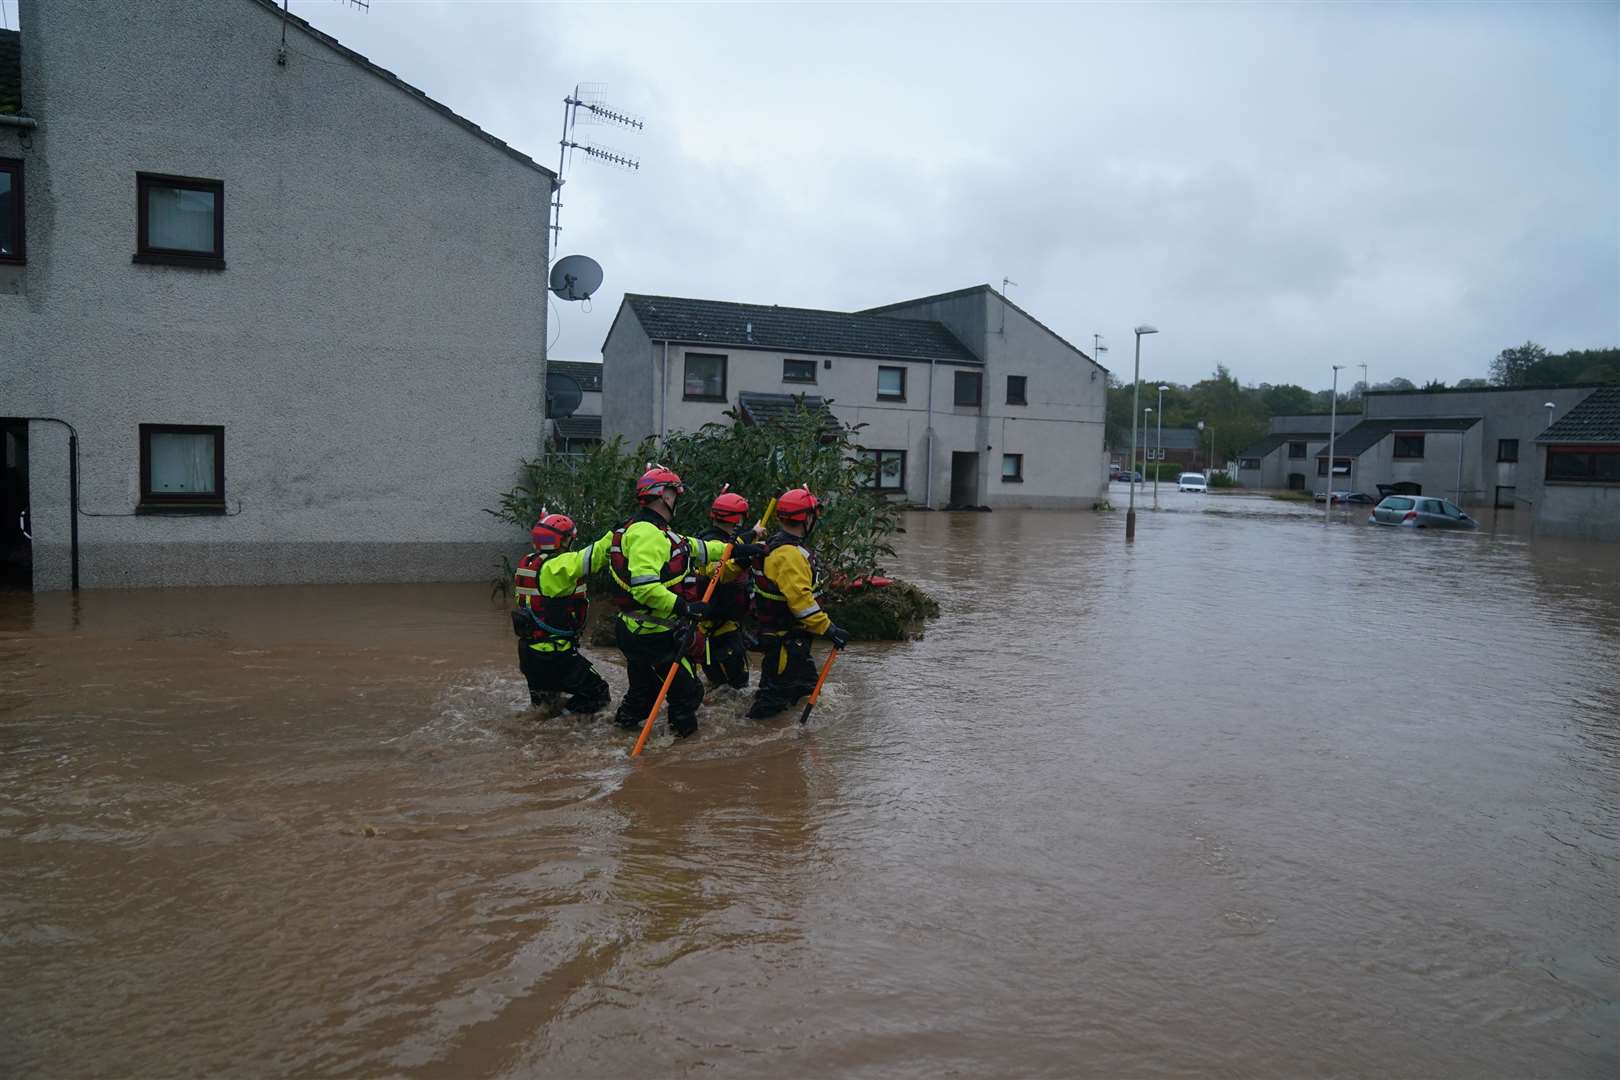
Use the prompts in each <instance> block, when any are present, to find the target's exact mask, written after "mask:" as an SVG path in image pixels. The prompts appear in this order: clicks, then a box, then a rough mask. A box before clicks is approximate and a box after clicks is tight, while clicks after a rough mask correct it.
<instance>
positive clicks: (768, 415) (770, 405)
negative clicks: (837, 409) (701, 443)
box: [737, 390, 837, 424]
mask: <svg viewBox="0 0 1620 1080" xmlns="http://www.w3.org/2000/svg"><path fill="white" fill-rule="evenodd" d="M801 400H802V401H803V402H804V407H805V409H806V410H807V411H809V412H819V413H821V414H822V416H823V420H822V422H823V423H836V422H837V417H835V416H833V414H832V410H831V409H829V408H827V403H826V402H825V401H823V400H822V399H821V398H819V397H812V396H810V395H808V394H762V393H756V392H754V391H752V390H743V391H740V392H739V393H738V394H737V409H738V411H739V412H741V413H742V416H743V419H744V420H746V421H748V422H749V423H751V424H768V423H770V422H771V421H772V420H776V419H779V418H781V417H783V416H787V415H790V414H791V413H792V412H793V410H794V409H796V408H797V407H798V403H799V402H800V401H801Z"/></svg>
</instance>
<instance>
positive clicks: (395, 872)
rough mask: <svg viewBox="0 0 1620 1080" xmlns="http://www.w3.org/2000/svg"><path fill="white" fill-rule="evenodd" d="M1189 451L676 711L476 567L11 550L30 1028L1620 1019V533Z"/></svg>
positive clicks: (1328, 1054)
mask: <svg viewBox="0 0 1620 1080" xmlns="http://www.w3.org/2000/svg"><path fill="white" fill-rule="evenodd" d="M1116 487H1118V486H1117V485H1116ZM1119 491H1120V492H1121V493H1122V492H1123V489H1122V488H1120V489H1119ZM1161 501H1162V502H1163V504H1164V506H1165V509H1164V511H1163V512H1161V513H1158V514H1153V513H1151V512H1145V513H1143V514H1142V519H1141V529H1140V535H1139V537H1138V541H1137V543H1136V545H1135V547H1134V549H1133V550H1126V548H1125V546H1124V544H1123V543H1122V542H1121V534H1122V531H1123V520H1122V515H1118V514H1115V515H1094V514H1089V513H1088V514H1075V515H1061V514H1036V513H1028V514H1026V513H997V514H987V515H946V514H921V515H912V516H911V517H910V518H909V519H908V525H909V529H910V531H909V532H908V534H907V535H906V536H904V537H902V538H901V540H902V543H901V545H900V546H901V548H902V557H901V559H900V563H901V567H900V568H901V570H902V572H903V573H904V574H905V575H907V576H909V577H913V578H915V579H917V580H919V581H921V582H923V583H925V584H926V585H927V586H928V587H930V588H931V589H933V590H934V591H935V592H936V593H937V594H938V595H939V596H940V598H941V599H942V601H943V603H944V608H945V617H944V619H943V620H942V621H940V622H939V623H936V624H934V625H933V627H932V628H931V629H930V631H929V633H928V636H927V638H926V640H924V641H922V642H918V643H913V644H905V645H892V646H867V647H861V648H856V649H852V650H851V651H850V653H849V654H848V655H847V657H846V658H845V659H844V660H842V661H841V662H840V663H839V665H838V667H837V668H836V669H835V671H834V677H833V679H832V680H830V682H829V687H830V688H829V690H828V692H827V695H826V696H825V698H824V700H823V704H822V705H821V706H819V707H818V709H817V713H816V718H815V720H814V722H813V723H812V725H811V727H810V729H808V730H803V729H799V728H798V727H797V726H796V725H793V724H792V722H791V720H789V721H786V722H782V723H776V724H772V725H769V726H765V727H760V726H755V725H752V724H751V723H750V722H748V721H746V720H744V719H742V717H741V713H742V711H743V703H742V702H740V701H738V700H736V699H733V698H731V697H729V696H727V695H725V694H721V695H717V696H716V697H714V698H713V699H712V700H711V702H710V704H709V705H708V706H707V707H706V708H705V711H704V714H703V731H702V734H701V736H700V737H699V738H698V739H696V740H694V741H690V742H686V743H682V744H680V745H675V746H670V745H667V741H666V740H664V739H660V740H658V741H657V742H655V744H654V746H653V747H652V748H651V749H650V750H649V752H648V754H647V755H646V757H645V758H644V759H643V761H642V763H641V764H639V765H632V764H631V763H629V762H628V761H627V760H626V759H625V757H624V751H625V749H626V747H627V744H628V741H629V740H628V739H627V738H626V737H625V736H623V735H621V734H619V733H618V732H617V731H615V730H612V729H611V728H610V726H609V725H607V724H605V723H604V722H590V721H557V720H553V721H548V722H544V723H537V722H535V721H534V720H533V719H532V718H531V717H530V716H529V715H528V714H527V712H526V710H525V708H524V706H525V701H526V695H525V693H524V691H523V688H522V685H521V683H520V681H519V679H518V678H517V676H516V673H515V671H514V670H512V664H511V662H510V656H511V645H510V644H509V642H510V637H509V636H508V632H507V630H506V619H505V616H504V614H503V613H502V611H501V610H500V609H499V607H496V606H492V605H491V604H490V603H489V602H488V600H487V591H486V590H484V589H481V588H478V587H462V586H442V587H439V586H427V587H417V588H406V589H399V588H389V589H381V588H378V589H372V588H331V589H305V588H287V589H245V590H217V591H187V590H173V591H142V592H125V593H86V594H85V595H84V596H83V597H82V599H81V600H80V601H79V602H78V604H77V606H75V605H74V604H73V603H72V602H71V601H70V600H69V599H68V598H67V597H65V596H46V597H41V598H38V599H37V600H30V599H28V598H26V597H19V596H9V597H0V793H3V794H0V1075H5V1076H7V1077H33V1076H41V1077H98V1076H105V1077H128V1076H223V1075H228V1076H232V1077H257V1076H297V1077H310V1076H365V1077H374V1076H409V1077H457V1078H464V1077H481V1076H512V1077H522V1076H537V1077H570V1078H573V1077H585V1076H668V1075H684V1074H687V1073H697V1074H702V1075H705V1076H726V1077H755V1076H761V1075H771V1076H774V1077H779V1078H792V1077H825V1076H873V1077H877V1076H881V1077H926V1078H930V1080H931V1078H935V1077H940V1076H950V1075H960V1076H1052V1077H1073V1076H1096V1077H1110V1078H1111V1077H1191V1076H1198V1077H1205V1076H1215V1077H1240V1076H1279V1077H1295V1076H1307V1075H1309V1076H1342V1077H1351V1076H1369V1077H1371V1076H1377V1077H1470V1078H1473V1077H1504V1078H1515V1080H1519V1078H1525V1077H1560V1078H1563V1077H1607V1076H1614V1075H1616V1074H1617V1073H1620V1049H1617V1038H1620V1035H1617V1032H1620V1009H1617V1006H1616V999H1617V996H1620V990H1617V980H1620V916H1617V912H1620V903H1617V896H1620V715H1617V714H1620V706H1617V704H1616V702H1617V701H1620V551H1617V550H1616V548H1615V547H1613V546H1609V547H1592V546H1579V545H1554V544H1550V543H1541V542H1537V543H1535V544H1533V545H1532V544H1531V543H1529V542H1528V541H1527V540H1526V539H1525V538H1523V537H1519V536H1515V535H1511V534H1496V535H1490V534H1480V535H1467V536H1463V535H1438V534H1437V535H1422V534H1412V533H1406V532H1398V531H1395V530H1382V529H1372V528H1368V527H1365V526H1363V525H1360V524H1359V521H1360V520H1361V519H1362V518H1363V517H1364V514H1350V515H1347V516H1346V517H1347V522H1346V523H1343V524H1338V525H1334V526H1324V525H1323V524H1322V523H1321V520H1320V517H1319V516H1316V517H1313V516H1311V514H1310V513H1309V511H1308V509H1306V508H1303V507H1298V506H1294V505H1290V504H1284V503H1278V502H1273V501H1270V500H1265V499H1255V498H1243V497H1218V496H1209V497H1206V498H1199V497H1195V496H1188V497H1185V498H1180V497H1177V496H1175V495H1174V494H1172V493H1169V492H1163V491H1161ZM1318 513H1319V512H1318ZM606 673H607V675H608V677H609V681H610V682H611V683H612V684H613V685H614V688H615V692H617V691H618V690H620V689H622V687H623V677H622V675H621V674H620V672H619V671H618V670H617V668H609V669H608V671H607V672H606Z"/></svg>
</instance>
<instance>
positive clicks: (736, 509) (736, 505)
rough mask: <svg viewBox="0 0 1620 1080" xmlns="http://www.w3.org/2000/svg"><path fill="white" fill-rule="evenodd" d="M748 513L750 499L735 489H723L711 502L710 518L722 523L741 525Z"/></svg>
mask: <svg viewBox="0 0 1620 1080" xmlns="http://www.w3.org/2000/svg"><path fill="white" fill-rule="evenodd" d="M746 513H748V500H747V499H745V498H743V497H742V496H741V495H738V494H737V493H736V492H733V491H722V492H721V493H720V494H718V495H716V496H715V497H714V502H712V503H711V504H709V520H710V521H713V522H716V523H718V524H721V525H741V524H742V519H743V515H744V514H746Z"/></svg>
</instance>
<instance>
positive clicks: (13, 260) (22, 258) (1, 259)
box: [0, 255, 28, 266]
mask: <svg viewBox="0 0 1620 1080" xmlns="http://www.w3.org/2000/svg"><path fill="white" fill-rule="evenodd" d="M27 265H28V256H26V255H0V266H27Z"/></svg>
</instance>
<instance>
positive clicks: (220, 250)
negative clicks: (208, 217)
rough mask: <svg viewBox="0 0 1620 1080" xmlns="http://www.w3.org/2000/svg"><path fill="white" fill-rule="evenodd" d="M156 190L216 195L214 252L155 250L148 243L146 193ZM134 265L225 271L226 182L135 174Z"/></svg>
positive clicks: (177, 249) (132, 260)
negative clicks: (199, 192) (135, 263)
mask: <svg viewBox="0 0 1620 1080" xmlns="http://www.w3.org/2000/svg"><path fill="white" fill-rule="evenodd" d="M154 187H165V188H180V189H182V190H184V191H206V192H209V193H211V194H212V195H213V196H214V250H213V251H212V252H209V253H207V254H204V253H203V252H200V251H184V250H181V249H179V248H160V247H153V246H152V245H151V244H150V243H149V242H148V241H147V235H148V226H149V224H150V223H149V221H148V218H147V198H146V193H147V192H148V191H149V190H150V189H151V188H154ZM130 261H131V262H137V263H144V264H148V265H156V266H189V267H194V268H196V269H201V270H223V269H225V181H223V180H208V179H204V178H203V177H198V176H171V175H169V174H167V173H148V172H138V173H136V174H135V254H134V255H133V256H132V257H131V260H130Z"/></svg>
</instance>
